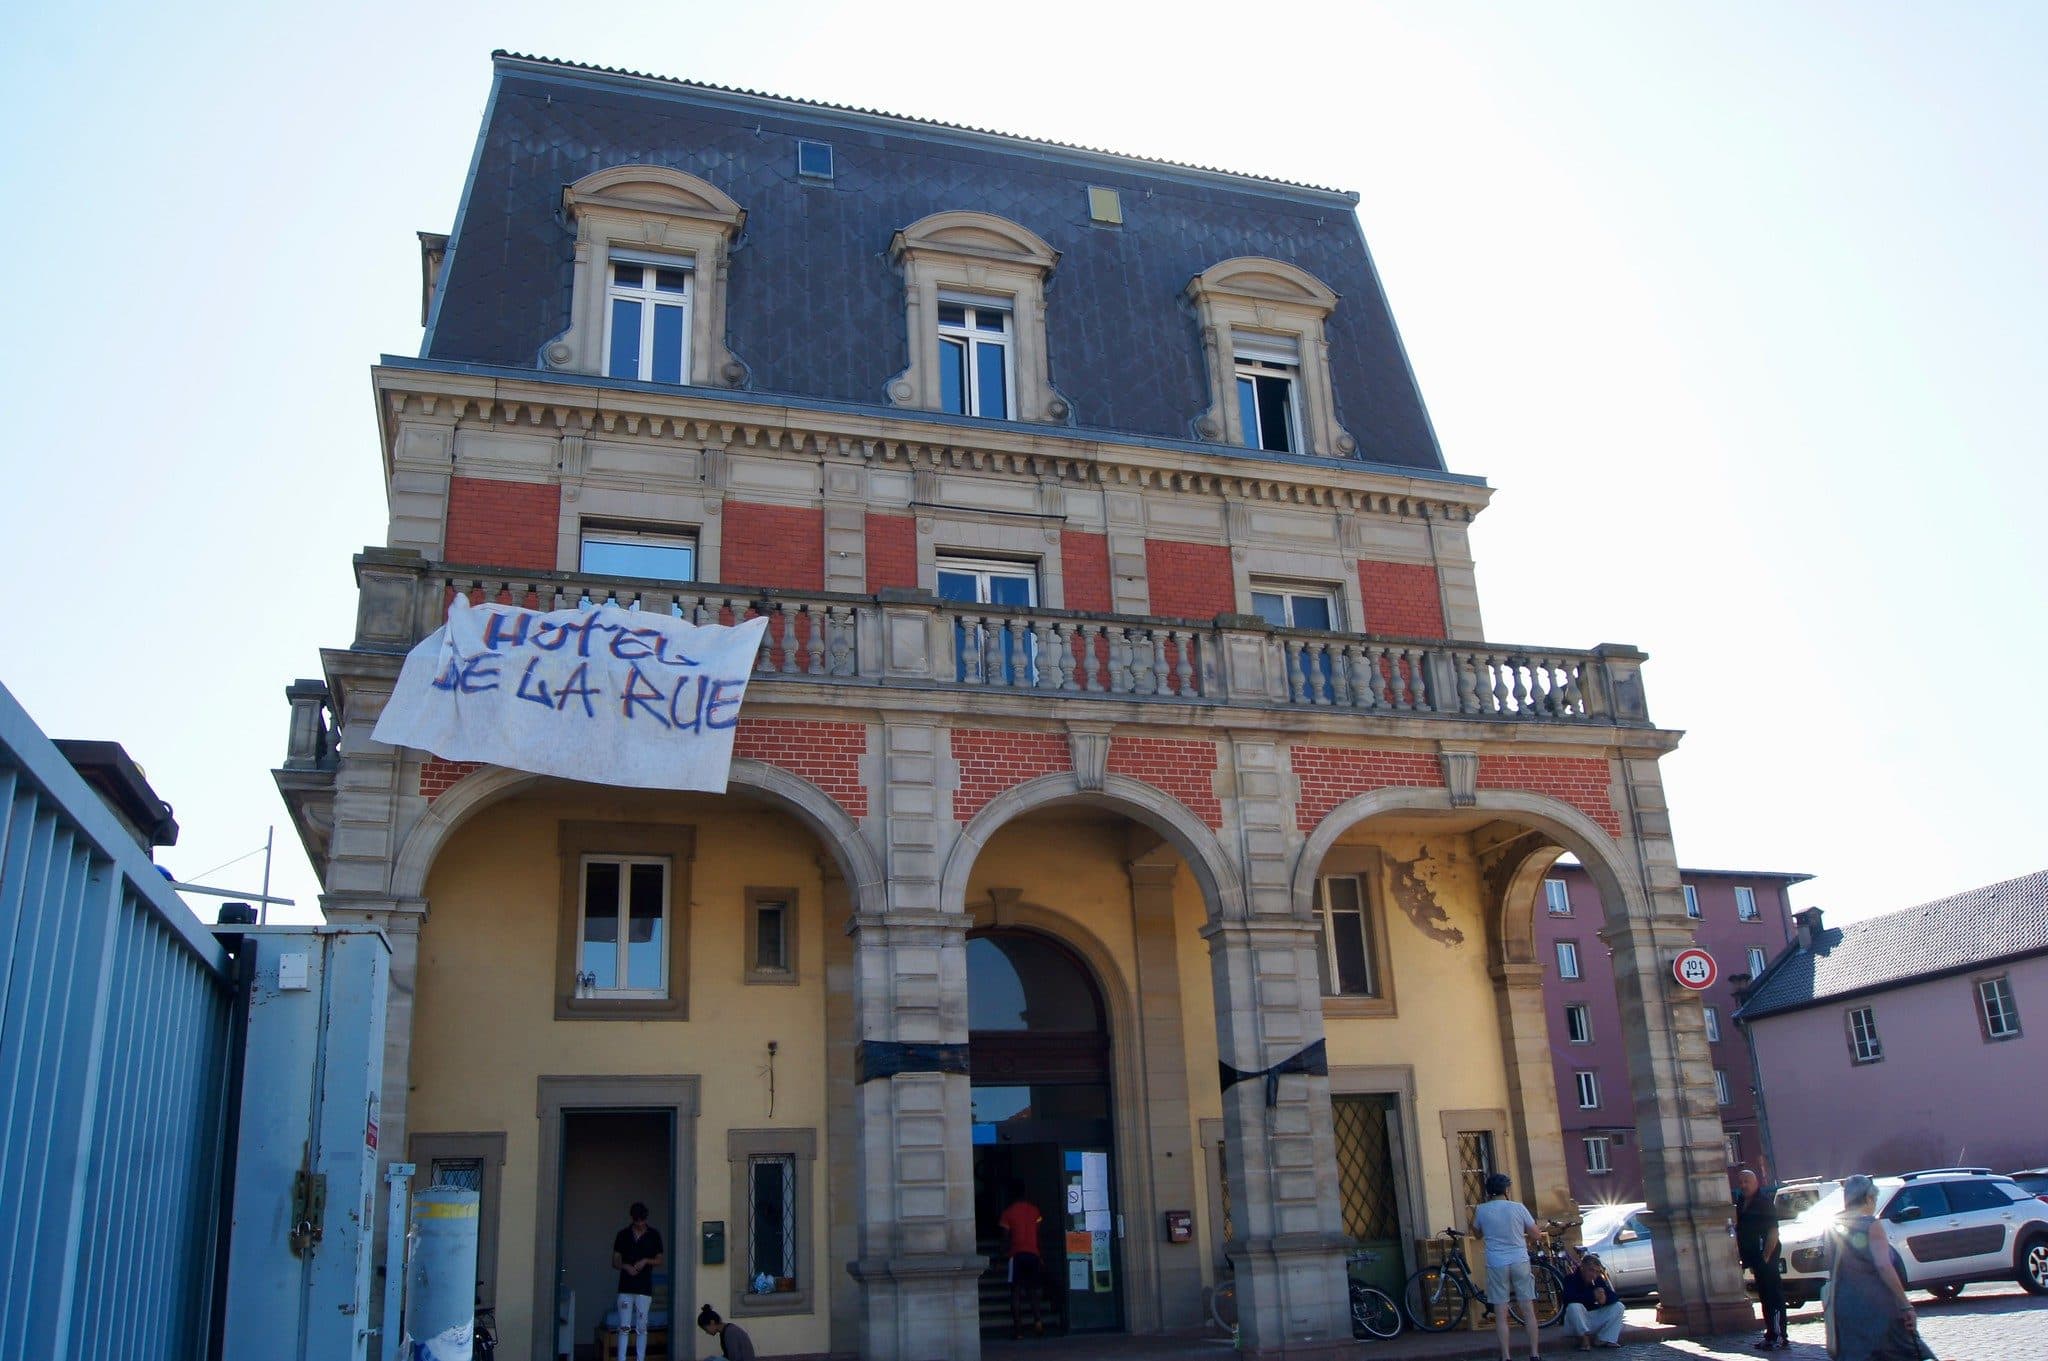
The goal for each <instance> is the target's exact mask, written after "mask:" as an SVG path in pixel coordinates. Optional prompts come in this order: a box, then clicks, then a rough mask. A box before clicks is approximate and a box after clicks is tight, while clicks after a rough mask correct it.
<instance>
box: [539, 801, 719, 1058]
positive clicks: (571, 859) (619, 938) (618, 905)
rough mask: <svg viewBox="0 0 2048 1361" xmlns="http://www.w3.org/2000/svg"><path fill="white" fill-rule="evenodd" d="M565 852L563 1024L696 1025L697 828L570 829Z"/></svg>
mask: <svg viewBox="0 0 2048 1361" xmlns="http://www.w3.org/2000/svg"><path fill="white" fill-rule="evenodd" d="M557 845H558V848H559V853H560V856H561V861H562V889H561V908H560V914H561V925H560V930H559V935H558V938H557V945H556V951H555V980H556V981H555V987H556V993H555V1019H557V1020H582V1019H592V1020H595V1019H619V1020H684V1019H687V1016H688V1007H687V1000H688V980H689V970H688V969H687V967H686V961H687V954H686V944H685V938H686V936H687V921H686V917H687V906H688V904H689V901H690V894H689V868H690V861H691V855H692V852H693V849H694V846H695V834H694V833H693V831H692V829H690V828H688V827H681V826H675V825H671V824H665V823H624V822H564V823H562V824H561V827H560V830H559V833H558V841H557Z"/></svg>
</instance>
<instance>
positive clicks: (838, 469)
mask: <svg viewBox="0 0 2048 1361" xmlns="http://www.w3.org/2000/svg"><path fill="white" fill-rule="evenodd" d="M866 476H867V475H866V473H865V472H864V471H863V470H862V469H861V468H860V467H858V466H857V465H851V464H835V463H828V464H826V465H825V514H824V521H825V589H826V590H828V591H844V592H846V593H848V594H850V595H860V594H862V593H863V592H865V591H866V590H867V588H868V505H867V487H866Z"/></svg>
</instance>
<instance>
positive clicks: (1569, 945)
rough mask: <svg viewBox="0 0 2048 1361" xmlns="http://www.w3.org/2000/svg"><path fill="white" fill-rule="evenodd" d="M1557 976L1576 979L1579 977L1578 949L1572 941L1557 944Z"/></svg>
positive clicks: (1562, 941)
mask: <svg viewBox="0 0 2048 1361" xmlns="http://www.w3.org/2000/svg"><path fill="white" fill-rule="evenodd" d="M1557 976H1558V977H1559V978H1577V977H1578V976H1579V947H1578V945H1577V944H1575V943H1574V942H1572V941H1568V940H1561V941H1559V942H1558V943H1557Z"/></svg>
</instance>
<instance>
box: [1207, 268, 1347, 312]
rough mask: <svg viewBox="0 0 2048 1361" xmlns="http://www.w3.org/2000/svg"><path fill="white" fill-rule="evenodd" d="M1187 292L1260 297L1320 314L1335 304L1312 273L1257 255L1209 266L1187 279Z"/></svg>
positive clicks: (1333, 294)
mask: <svg viewBox="0 0 2048 1361" xmlns="http://www.w3.org/2000/svg"><path fill="white" fill-rule="evenodd" d="M1188 292H1189V293H1190V294H1191V295H1192V296H1194V297H1196V298H1201V297H1204V296H1206V295H1213V294H1227V295H1229V296H1231V297H1235V298H1261V299H1264V300H1266V301H1268V302H1277V303H1287V304H1291V305H1292V306H1295V307H1301V308H1308V309H1311V310H1313V311H1316V312H1319V313H1320V314H1322V315H1323V316H1328V315H1329V314H1330V313H1331V312H1332V311H1333V310H1335V308H1336V306H1337V295H1336V293H1335V292H1333V291H1331V289H1330V286H1329V285H1328V284H1326V283H1324V282H1323V281H1322V280H1321V279H1318V278H1317V277H1316V276H1315V275H1313V274H1311V273H1309V272H1308V271H1307V270H1305V269H1302V268H1300V267H1299V266H1297V265H1290V264H1288V263H1287V262H1286V261H1285V260H1268V259H1266V258H1265V257H1263V256H1258V255H1240V256H1237V257H1235V258H1234V259H1229V260H1224V261H1221V262H1219V263H1217V264H1213V265H1211V266H1209V267H1208V268H1207V269H1205V270H1203V271H1202V272H1201V273H1200V274H1197V275H1196V276H1195V277H1194V278H1193V279H1191V280H1189V281H1188Z"/></svg>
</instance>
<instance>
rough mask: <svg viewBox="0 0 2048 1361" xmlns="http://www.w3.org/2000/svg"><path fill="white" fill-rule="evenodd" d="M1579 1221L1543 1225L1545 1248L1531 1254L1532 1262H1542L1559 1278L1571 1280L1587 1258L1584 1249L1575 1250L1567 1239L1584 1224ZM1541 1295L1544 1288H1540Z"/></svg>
mask: <svg viewBox="0 0 2048 1361" xmlns="http://www.w3.org/2000/svg"><path fill="white" fill-rule="evenodd" d="M1584 1222H1585V1221H1583V1220H1578V1219H1548V1220H1545V1221H1544V1223H1543V1246H1542V1247H1541V1248H1539V1249H1537V1250H1536V1251H1535V1252H1533V1253H1530V1254H1529V1260H1530V1261H1531V1262H1541V1263H1543V1264H1544V1265H1546V1266H1548V1267H1549V1268H1550V1269H1551V1270H1552V1271H1555V1272H1556V1273H1557V1274H1558V1276H1559V1277H1561V1278H1565V1279H1569V1278H1570V1276H1571V1274H1572V1273H1573V1272H1574V1271H1577V1270H1578V1269H1579V1262H1580V1260H1581V1259H1582V1258H1584V1257H1585V1255H1586V1253H1585V1250H1584V1249H1583V1248H1575V1247H1573V1246H1572V1245H1571V1240H1570V1239H1569V1238H1567V1237H1566V1235H1567V1234H1569V1233H1570V1232H1571V1231H1572V1230H1573V1229H1576V1228H1577V1227H1579V1225H1580V1224H1582V1223H1584ZM1537 1291H1538V1293H1539V1294H1540V1293H1541V1291H1542V1287H1541V1286H1538V1287H1537Z"/></svg>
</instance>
